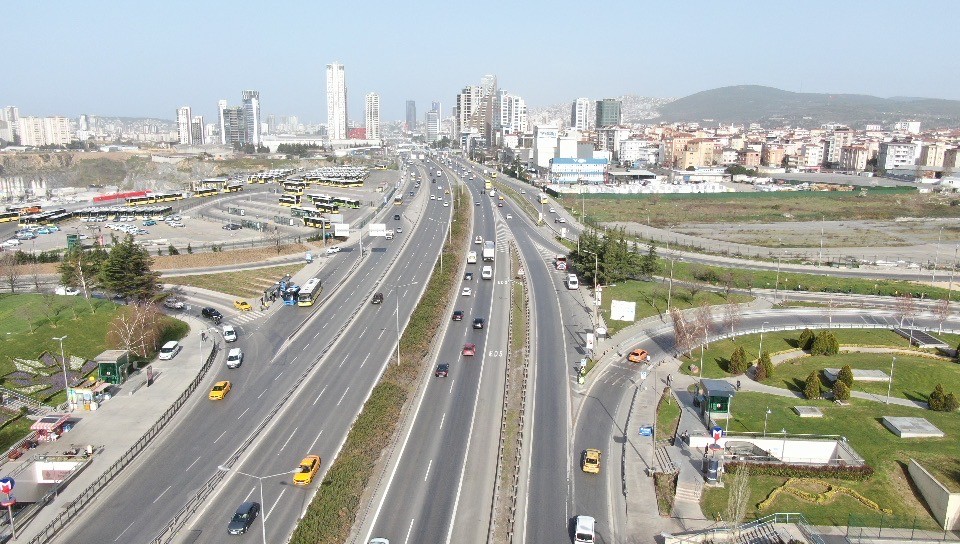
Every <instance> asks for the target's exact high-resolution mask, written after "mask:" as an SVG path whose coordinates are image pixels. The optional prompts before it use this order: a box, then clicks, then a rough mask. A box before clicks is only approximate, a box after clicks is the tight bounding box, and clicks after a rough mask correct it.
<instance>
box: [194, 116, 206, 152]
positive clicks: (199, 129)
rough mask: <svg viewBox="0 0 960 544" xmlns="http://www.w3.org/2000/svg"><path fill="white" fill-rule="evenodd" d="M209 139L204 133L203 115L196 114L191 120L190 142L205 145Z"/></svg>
mask: <svg viewBox="0 0 960 544" xmlns="http://www.w3.org/2000/svg"><path fill="white" fill-rule="evenodd" d="M206 141H207V139H206V138H205V137H204V134H203V116H202V115H195V116H194V117H193V118H192V119H191V120H190V143H191V144H193V145H203V144H205V143H206Z"/></svg>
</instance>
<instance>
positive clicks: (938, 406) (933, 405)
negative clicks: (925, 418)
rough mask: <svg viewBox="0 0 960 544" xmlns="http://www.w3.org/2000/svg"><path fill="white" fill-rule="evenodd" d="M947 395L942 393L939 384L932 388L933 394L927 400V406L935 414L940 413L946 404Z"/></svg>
mask: <svg viewBox="0 0 960 544" xmlns="http://www.w3.org/2000/svg"><path fill="white" fill-rule="evenodd" d="M946 400H947V395H946V393H944V392H943V386H942V385H940V384H939V383H938V384H937V386H936V387H934V388H933V393H930V396H929V397H928V398H927V404H928V405H929V406H930V409H931V410H933V411H935V412H942V411H943V407H944V405H945V403H946Z"/></svg>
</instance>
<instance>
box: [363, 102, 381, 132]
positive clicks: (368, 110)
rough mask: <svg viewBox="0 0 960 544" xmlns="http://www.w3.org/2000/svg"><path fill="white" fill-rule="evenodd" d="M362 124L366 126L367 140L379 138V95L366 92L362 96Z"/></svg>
mask: <svg viewBox="0 0 960 544" xmlns="http://www.w3.org/2000/svg"><path fill="white" fill-rule="evenodd" d="M363 118H364V126H365V127H366V128H367V139H368V140H379V139H380V95H379V94H377V93H367V95H366V96H365V97H363Z"/></svg>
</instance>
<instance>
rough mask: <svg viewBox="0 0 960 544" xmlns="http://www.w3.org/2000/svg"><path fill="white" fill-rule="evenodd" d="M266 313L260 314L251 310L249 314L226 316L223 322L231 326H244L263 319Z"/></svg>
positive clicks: (260, 312) (239, 313) (258, 311)
mask: <svg viewBox="0 0 960 544" xmlns="http://www.w3.org/2000/svg"><path fill="white" fill-rule="evenodd" d="M266 315H267V312H262V311H260V310H251V311H249V312H237V313H235V314H233V315H228V316H226V317H224V322H226V323H229V324H231V325H244V324H247V323H250V322H253V321H257V320H258V319H260V318H262V317H265V316H266Z"/></svg>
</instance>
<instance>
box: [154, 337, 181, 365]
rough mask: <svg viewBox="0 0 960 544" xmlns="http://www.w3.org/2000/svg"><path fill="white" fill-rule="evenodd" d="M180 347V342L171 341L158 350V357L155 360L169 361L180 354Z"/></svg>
mask: <svg viewBox="0 0 960 544" xmlns="http://www.w3.org/2000/svg"><path fill="white" fill-rule="evenodd" d="M182 347H183V346H181V345H180V342H177V341H176V340H171V341H169V342H167V343H166V344H164V345H163V347H162V348H160V355H158V356H157V359H160V360H161V361H169V360H170V359H173V358H174V357H176V356H177V354H178V353H180V349H181V348H182Z"/></svg>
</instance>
